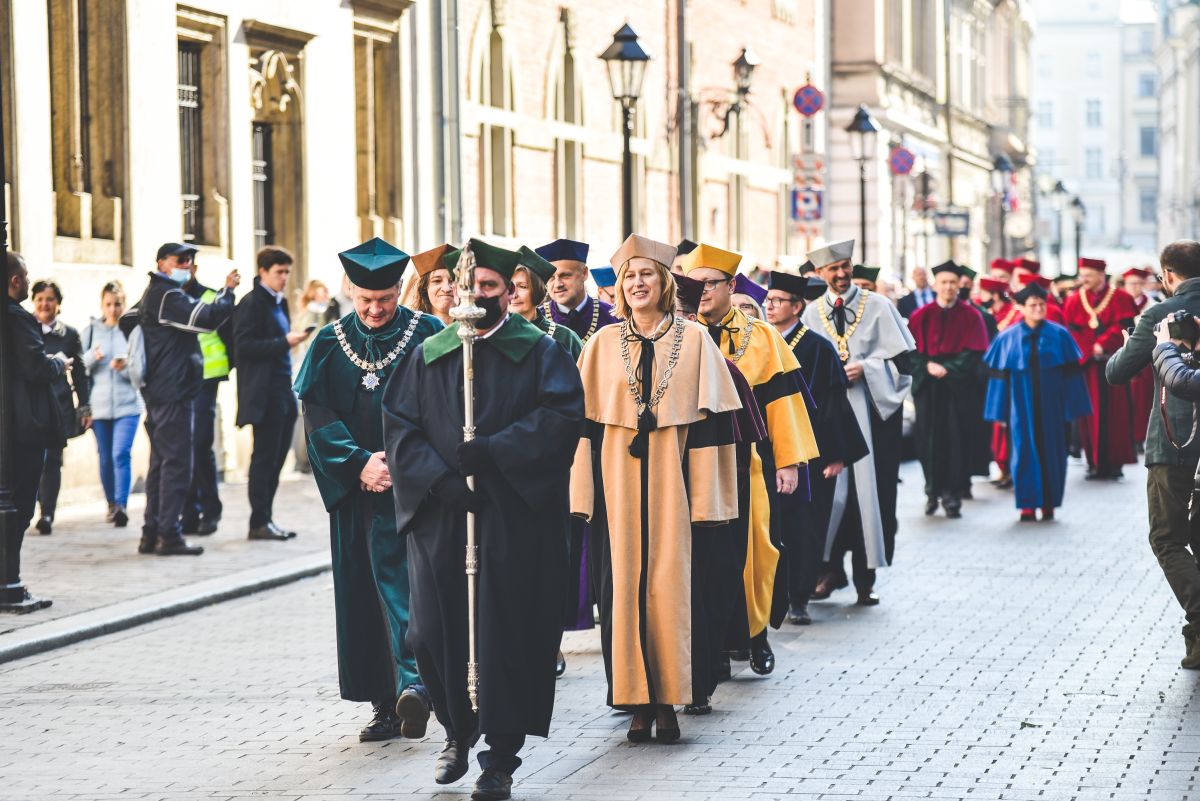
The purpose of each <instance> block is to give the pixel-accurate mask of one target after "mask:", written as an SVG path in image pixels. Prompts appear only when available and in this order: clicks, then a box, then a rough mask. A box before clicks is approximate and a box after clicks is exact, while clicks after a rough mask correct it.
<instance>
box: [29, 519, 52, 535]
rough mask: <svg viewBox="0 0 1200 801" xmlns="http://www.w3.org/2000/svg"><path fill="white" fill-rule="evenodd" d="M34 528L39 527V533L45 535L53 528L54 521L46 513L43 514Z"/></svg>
mask: <svg viewBox="0 0 1200 801" xmlns="http://www.w3.org/2000/svg"><path fill="white" fill-rule="evenodd" d="M34 528H36V529H37V531H38V534H41V535H43V536H45V535H46V534H49V533H50V532H51V531H52V530H53V528H54V521H53V520H51V519H50V518H49V517H47V516H46V515H42V516H41V517H40V518H38V521H37V525H35V526H34Z"/></svg>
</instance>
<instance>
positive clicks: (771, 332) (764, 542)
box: [704, 306, 820, 637]
mask: <svg viewBox="0 0 1200 801" xmlns="http://www.w3.org/2000/svg"><path fill="white" fill-rule="evenodd" d="M704 322H705V323H706V324H707V323H708V321H704ZM721 325H722V326H723V330H722V331H721V353H722V354H724V355H725V357H726V358H728V359H729V360H730V361H732V362H733V363H734V364H736V365H737V368H738V369H739V370H741V372H742V375H744V376H745V377H746V380H747V381H748V382H749V383H750V386H751V387H752V388H753V389H754V396H755V398H756V399H757V400H758V403H759V406H760V407H761V408H762V414H763V420H764V421H765V422H766V424H767V437H768V439H769V441H770V445H771V453H772V455H773V456H774V458H775V465H776V467H790V466H791V465H798V464H803V463H805V462H808V461H810V460H812V459H815V458H817V456H819V455H820V453H819V451H818V449H817V439H816V437H815V436H814V434H813V430H812V421H811V420H809V417H808V407H807V406H806V404H805V401H804V395H803V393H802V392H801V391H800V390H799V388H798V386H797V384H796V378H797V377H798V376H799V375H800V363H799V362H798V361H796V354H794V353H793V352H792V349H791V348H789V347H788V345H787V342H785V341H784V339H783V336H782V335H781V334H780V333H779V332H778V331H776V330H775V326H773V325H770V324H769V323H765V322H763V321H762V320H756V319H751V318H748V317H747V316H746V314H745V312H743V311H742V310H741V309H739V308H737V307H736V306H735V307H733V308H731V309H730V310H729V313H728V314H726V315H725V317H724V319H722V320H721ZM747 337H748V338H749V339H748V340H747ZM768 480H770V481H771V482H774V481H775V476H773V475H772V476H770V477H767V476H764V475H763V463H762V459H761V458H760V457H759V455H758V451H757V449H756V450H753V451H752V452H751V462H750V526H749V528H750V539H749V543H748V544H747V551H746V569H745V572H744V573H743V575H742V578H743V581H744V583H745V586H746V612H747V616H748V617H749V623H750V636H751V637H754V636H757V635H758V634H760V633H762V632H763V631H764V630H765V629H766V627H767V623H768V622H769V621H770V618H771V598H772V596H773V593H774V590H775V571H776V569H777V568H778V566H779V549H777V548H776V547H775V546H774V545H773V544H772V543H771V504H770V495H769V493H768V489H767V483H766V482H767V481H768Z"/></svg>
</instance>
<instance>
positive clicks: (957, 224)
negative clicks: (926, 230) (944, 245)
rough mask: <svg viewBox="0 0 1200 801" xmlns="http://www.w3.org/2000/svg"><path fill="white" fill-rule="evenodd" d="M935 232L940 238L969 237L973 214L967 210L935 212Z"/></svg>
mask: <svg viewBox="0 0 1200 801" xmlns="http://www.w3.org/2000/svg"><path fill="white" fill-rule="evenodd" d="M933 230H934V232H935V233H937V234H938V235H939V236H967V235H968V234H969V233H970V232H971V213H970V212H969V211H967V210H965V209H947V210H946V211H935V212H934V213H933Z"/></svg>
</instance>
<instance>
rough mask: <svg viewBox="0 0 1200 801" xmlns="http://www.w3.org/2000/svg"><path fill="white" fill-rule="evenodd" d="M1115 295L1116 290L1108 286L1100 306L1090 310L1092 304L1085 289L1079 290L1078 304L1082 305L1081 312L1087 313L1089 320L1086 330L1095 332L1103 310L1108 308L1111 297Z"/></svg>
mask: <svg viewBox="0 0 1200 801" xmlns="http://www.w3.org/2000/svg"><path fill="white" fill-rule="evenodd" d="M1115 294H1117V288H1116V287H1115V286H1110V287H1109V288H1108V292H1107V294H1105V296H1104V300H1102V301H1100V305H1099V306H1097V307H1096V308H1094V309H1093V308H1092V302H1091V301H1090V300H1088V292H1087V290H1086V289H1081V290H1079V302H1080V303H1082V304H1083V310H1084V311H1085V312H1087V313H1088V316H1089V317H1090V318H1091V319H1090V320H1088V328H1091V329H1092V330H1095V329H1097V328H1099V327H1100V315H1101V314H1104V310H1105V309H1107V308H1108V304H1110V303H1112V299H1113V295H1115Z"/></svg>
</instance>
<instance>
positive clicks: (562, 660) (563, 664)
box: [554, 651, 567, 679]
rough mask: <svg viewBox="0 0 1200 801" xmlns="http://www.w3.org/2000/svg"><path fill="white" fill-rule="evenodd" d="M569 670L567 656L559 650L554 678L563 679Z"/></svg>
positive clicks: (555, 662) (555, 661)
mask: <svg viewBox="0 0 1200 801" xmlns="http://www.w3.org/2000/svg"><path fill="white" fill-rule="evenodd" d="M566 672H567V658H566V657H565V656H563V652H562V651H559V652H558V658H557V659H555V660H554V678H556V679H561V678H562V675H563V674H564V673H566Z"/></svg>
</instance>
